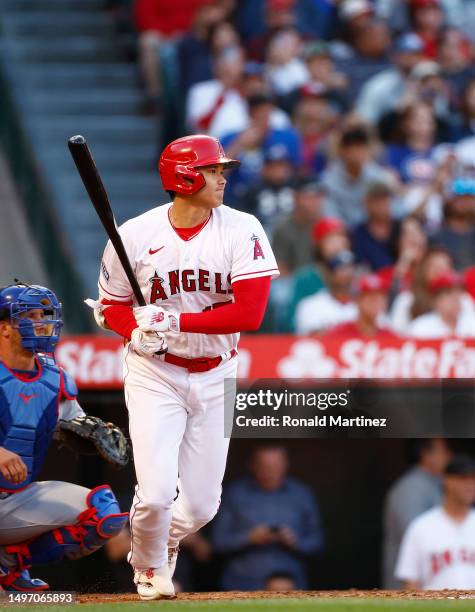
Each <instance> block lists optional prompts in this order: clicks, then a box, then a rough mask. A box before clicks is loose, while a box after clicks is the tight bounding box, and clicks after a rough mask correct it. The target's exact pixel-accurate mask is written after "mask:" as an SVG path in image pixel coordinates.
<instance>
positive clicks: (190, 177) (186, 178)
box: [158, 134, 240, 195]
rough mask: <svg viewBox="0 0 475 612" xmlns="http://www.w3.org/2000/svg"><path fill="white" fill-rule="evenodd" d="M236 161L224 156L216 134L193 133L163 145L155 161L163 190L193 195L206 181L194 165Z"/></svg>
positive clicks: (201, 166)
mask: <svg viewBox="0 0 475 612" xmlns="http://www.w3.org/2000/svg"><path fill="white" fill-rule="evenodd" d="M239 163H240V162H239V161H237V160H236V159H230V158H229V157H226V155H225V153H224V150H223V147H222V145H221V143H220V142H219V140H218V139H217V138H213V137H211V136H207V135H206V134H194V135H193V136H184V137H183V138H178V139H177V140H174V141H173V142H171V143H170V144H169V145H168V146H166V147H165V149H164V150H163V153H162V154H161V156H160V161H159V162H158V171H159V172H160V178H161V179H162V185H163V189H165V191H174V192H176V193H180V194H183V195H193V194H194V193H197V192H198V191H199V190H200V189H202V188H203V187H204V186H205V184H206V182H205V179H204V176H203V175H202V174H201V172H197V168H203V167H204V166H214V165H215V164H224V165H225V167H227V168H232V167H233V166H237V165H239Z"/></svg>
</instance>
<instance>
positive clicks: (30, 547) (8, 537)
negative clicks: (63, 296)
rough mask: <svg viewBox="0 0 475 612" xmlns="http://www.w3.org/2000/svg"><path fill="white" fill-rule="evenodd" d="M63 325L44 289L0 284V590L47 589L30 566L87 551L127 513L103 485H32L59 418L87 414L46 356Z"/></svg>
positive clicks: (66, 379) (118, 527) (54, 300)
mask: <svg viewBox="0 0 475 612" xmlns="http://www.w3.org/2000/svg"><path fill="white" fill-rule="evenodd" d="M62 325H63V323H62V319H61V304H59V302H58V300H57V298H56V296H55V294H54V293H53V292H52V291H50V290H49V289H47V288H45V287H40V286H37V285H33V286H27V285H11V286H9V287H4V288H1V289H0V590H1V589H2V588H3V589H4V590H9V591H43V590H46V589H48V588H49V586H48V584H46V582H44V581H43V580H40V579H39V578H31V576H30V574H29V571H28V569H29V567H30V566H31V565H33V564H36V563H50V562H52V561H56V560H60V559H63V558H68V559H77V558H79V557H83V556H85V555H88V554H90V553H92V552H94V551H95V550H97V549H98V548H100V547H101V546H103V545H104V544H105V543H106V541H107V540H108V539H109V538H111V537H113V536H114V535H115V534H117V533H118V532H119V531H120V530H121V529H122V527H123V525H124V524H125V522H126V521H127V517H128V514H127V513H121V512H120V509H119V506H118V503H117V501H116V498H115V497H114V494H113V492H112V491H111V489H110V487H109V486H108V485H102V486H98V487H95V488H94V489H92V490H89V489H86V488H84V487H80V486H78V485H75V484H71V483H68V482H56V481H45V482H35V480H36V478H37V476H38V473H39V472H40V470H41V468H42V465H43V462H44V459H45V455H46V452H47V450H48V446H49V444H50V442H51V439H52V437H53V434H54V433H55V429H56V428H57V424H58V421H59V419H64V420H68V421H69V420H71V419H74V418H75V417H78V416H81V415H84V412H83V411H82V409H81V407H80V405H79V404H78V402H77V400H76V395H77V389H76V385H75V383H74V381H73V380H72V379H71V377H70V376H69V375H68V374H67V372H65V371H64V370H63V369H62V368H60V367H59V366H57V365H56V363H55V362H54V359H53V358H52V357H51V356H49V355H51V354H52V353H53V351H54V349H55V346H56V344H57V343H58V340H59V336H60V331H61V327H62Z"/></svg>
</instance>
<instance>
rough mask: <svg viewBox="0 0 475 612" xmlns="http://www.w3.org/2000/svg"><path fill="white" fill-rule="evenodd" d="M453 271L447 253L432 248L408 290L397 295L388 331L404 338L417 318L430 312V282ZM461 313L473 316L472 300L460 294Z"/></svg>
mask: <svg viewBox="0 0 475 612" xmlns="http://www.w3.org/2000/svg"><path fill="white" fill-rule="evenodd" d="M453 271H454V268H453V264H452V259H451V257H450V255H449V253H448V252H447V250H446V249H444V248H443V247H440V246H435V245H434V246H431V247H429V248H428V249H427V251H426V253H425V255H424V257H423V258H422V259H421V261H420V262H419V263H418V265H417V266H416V268H415V270H414V274H413V278H412V282H411V288H410V289H408V290H405V291H402V292H401V293H399V294H398V295H397V297H396V299H395V300H394V302H393V305H392V308H391V327H392V329H394V330H395V331H396V332H397V333H399V334H401V335H404V334H405V333H406V332H407V329H408V327H409V325H410V323H411V321H413V320H414V319H415V318H416V317H419V316H421V315H423V314H426V313H427V312H430V311H431V310H432V306H433V294H432V293H431V292H430V291H429V285H430V284H431V282H432V281H434V280H435V279H437V278H438V277H440V276H443V275H445V274H446V273H449V274H450V273H451V272H453ZM462 311H463V313H464V316H471V315H473V312H474V306H473V300H472V298H471V297H470V296H469V295H468V294H466V293H464V294H462Z"/></svg>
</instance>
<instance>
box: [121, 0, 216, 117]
mask: <svg viewBox="0 0 475 612" xmlns="http://www.w3.org/2000/svg"><path fill="white" fill-rule="evenodd" d="M205 4H210V0H182V2H181V4H180V10H179V11H177V10H176V3H175V2H174V1H173V0H135V3H134V9H133V10H134V21H135V26H136V28H137V31H138V55H139V57H138V61H139V67H140V71H141V75H142V79H143V83H144V86H145V93H146V96H147V106H146V110H148V111H151V112H152V111H159V110H161V104H162V93H163V92H162V83H161V79H160V74H161V53H162V50H163V48H164V46H165V45H166V43H169V42H176V41H177V40H178V39H179V38H180V37H182V36H183V35H184V34H185V32H186V31H187V30H188V29H189V28H190V26H191V24H192V22H193V19H194V17H195V14H196V11H197V10H198V9H199V8H200V7H202V6H204V5H205ZM218 10H219V9H218ZM223 16H224V15H223Z"/></svg>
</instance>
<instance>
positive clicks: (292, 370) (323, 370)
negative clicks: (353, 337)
mask: <svg viewBox="0 0 475 612" xmlns="http://www.w3.org/2000/svg"><path fill="white" fill-rule="evenodd" d="M337 370H338V364H337V363H336V361H335V360H334V359H332V358H331V357H328V356H327V354H326V351H325V347H324V346H323V344H322V343H321V342H317V341H315V340H300V341H297V342H295V343H294V344H293V345H292V348H291V350H290V355H288V357H284V359H281V360H280V361H279V363H278V364H277V373H278V375H279V376H281V377H282V378H333V377H335V376H337Z"/></svg>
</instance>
